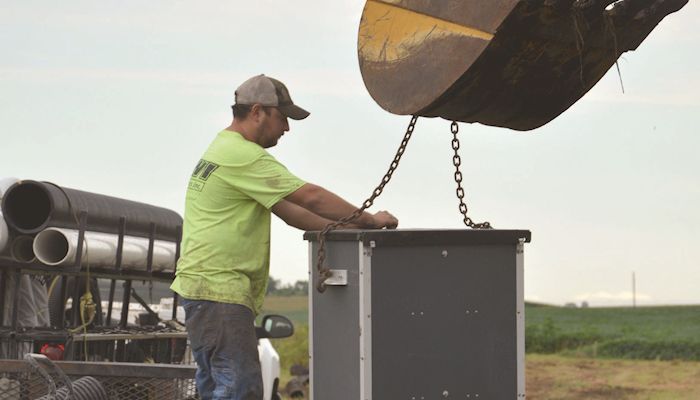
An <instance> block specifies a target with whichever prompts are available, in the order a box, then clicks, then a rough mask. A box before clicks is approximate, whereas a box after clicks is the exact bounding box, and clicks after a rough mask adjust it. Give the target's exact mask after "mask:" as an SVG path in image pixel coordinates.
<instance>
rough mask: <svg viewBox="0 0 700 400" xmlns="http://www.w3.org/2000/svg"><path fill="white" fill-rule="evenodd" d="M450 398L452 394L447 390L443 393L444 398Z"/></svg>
mask: <svg viewBox="0 0 700 400" xmlns="http://www.w3.org/2000/svg"><path fill="white" fill-rule="evenodd" d="M449 396H450V392H448V391H447V390H443V391H442V397H444V398H447V397H449Z"/></svg>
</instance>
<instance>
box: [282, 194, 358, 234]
mask: <svg viewBox="0 0 700 400" xmlns="http://www.w3.org/2000/svg"><path fill="white" fill-rule="evenodd" d="M272 212H273V213H274V214H275V215H276V216H278V217H279V218H280V219H282V220H283V221H284V222H286V223H287V225H289V226H293V227H295V228H297V229H301V230H304V231H320V230H323V228H325V227H326V225H328V224H330V223H333V222H335V221H331V220H330V219H326V218H323V217H321V216H319V215H316V214H314V213H312V212H311V211H309V210H307V209H305V208H303V207H299V206H298V205H296V204H294V203H292V202H290V201H287V200H280V201H279V202H278V203H277V204H275V205H274V206H272ZM358 228H360V226H359V225H357V224H355V223H349V224H346V225H341V226H339V227H338V229H358Z"/></svg>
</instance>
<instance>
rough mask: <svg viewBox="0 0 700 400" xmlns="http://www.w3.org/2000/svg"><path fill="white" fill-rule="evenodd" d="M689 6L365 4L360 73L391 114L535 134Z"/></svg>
mask: <svg viewBox="0 0 700 400" xmlns="http://www.w3.org/2000/svg"><path fill="white" fill-rule="evenodd" d="M687 2H688V0H618V1H614V0H444V1H439V2H437V1H430V0H368V1H367V2H366V4H365V9H364V11H363V14H362V20H361V22H360V28H359V33H358V56H359V61H360V69H361V71H362V77H363V79H364V82H365V85H366V86H367V89H368V91H369V93H370V95H371V96H372V97H373V98H374V100H375V101H376V102H377V103H378V104H379V105H380V106H381V107H382V108H384V109H386V110H387V111H389V112H392V113H395V114H400V115H422V116H428V117H442V118H446V119H449V120H458V121H464V122H479V123H482V124H486V125H493V126H500V127H506V128H511V129H515V130H530V129H535V128H537V127H540V126H542V125H544V124H546V123H547V122H549V121H551V120H553V119H554V118H556V117H557V116H558V115H560V114H561V113H562V112H564V111H565V110H566V109H568V108H569V107H570V106H571V105H573V104H574V103H575V102H576V101H578V100H579V99H580V98H581V97H582V96H583V95H584V94H586V92H588V90H590V89H591V88H592V87H593V86H594V85H595V84H596V83H597V82H598V81H599V80H600V79H601V78H602V77H603V75H604V74H605V73H606V72H607V71H608V70H609V69H610V67H612V66H613V65H614V63H615V61H616V60H617V59H618V57H619V56H620V55H621V54H622V53H623V52H625V51H630V50H634V49H636V48H637V47H638V46H639V44H640V43H642V41H643V40H644V39H645V38H646V37H647V36H648V35H649V33H651V31H652V30H653V29H654V28H655V27H656V26H657V25H658V24H659V22H661V20H662V19H664V18H665V17H666V16H667V15H669V14H671V13H673V12H675V11H678V10H680V9H681V8H682V7H683V6H685V4H687Z"/></svg>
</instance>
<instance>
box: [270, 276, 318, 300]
mask: <svg viewBox="0 0 700 400" xmlns="http://www.w3.org/2000/svg"><path fill="white" fill-rule="evenodd" d="M308 291H309V281H296V282H294V283H293V284H292V283H288V284H286V285H283V284H282V281H281V280H279V279H275V278H273V277H272V276H271V277H270V278H269V279H268V281H267V295H268V296H306V295H307V293H308Z"/></svg>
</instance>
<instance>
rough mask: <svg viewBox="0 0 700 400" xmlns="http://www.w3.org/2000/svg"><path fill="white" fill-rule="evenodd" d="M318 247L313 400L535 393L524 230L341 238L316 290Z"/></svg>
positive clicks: (331, 241) (333, 243)
mask: <svg viewBox="0 0 700 400" xmlns="http://www.w3.org/2000/svg"><path fill="white" fill-rule="evenodd" d="M304 238H305V239H306V240H308V241H309V259H310V282H311V284H310V285H309V292H310V293H309V312H310V315H309V335H310V338H309V352H310V374H311V397H312V399H314V400H438V399H440V400H445V399H460V400H462V399H479V400H482V399H483V400H486V399H499V400H500V399H519V398H523V397H524V396H525V376H524V361H525V340H524V301H523V246H524V243H526V242H529V241H530V232H529V231H520V230H439V231H438V230H393V231H390V230H367V231H364V230H346V231H334V232H331V233H330V234H329V235H328V237H327V241H326V252H327V256H326V265H327V266H329V267H330V268H331V269H332V270H334V277H333V279H332V280H331V285H329V286H328V287H327V289H326V291H325V292H324V293H319V292H317V291H316V289H315V288H316V282H317V272H316V258H317V253H316V252H317V250H318V242H317V233H315V232H307V233H306V234H305V236H304Z"/></svg>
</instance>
